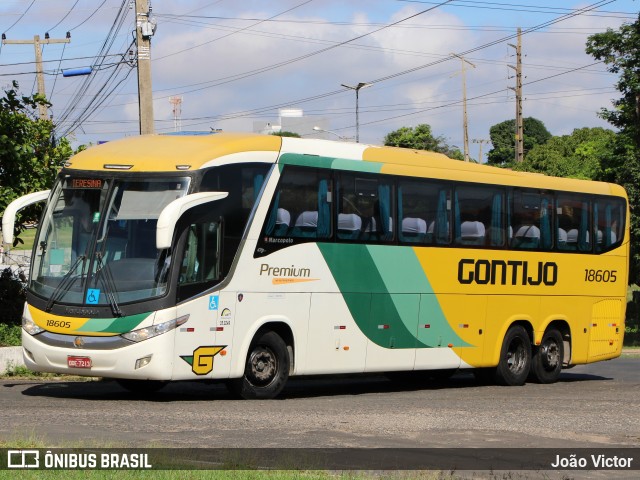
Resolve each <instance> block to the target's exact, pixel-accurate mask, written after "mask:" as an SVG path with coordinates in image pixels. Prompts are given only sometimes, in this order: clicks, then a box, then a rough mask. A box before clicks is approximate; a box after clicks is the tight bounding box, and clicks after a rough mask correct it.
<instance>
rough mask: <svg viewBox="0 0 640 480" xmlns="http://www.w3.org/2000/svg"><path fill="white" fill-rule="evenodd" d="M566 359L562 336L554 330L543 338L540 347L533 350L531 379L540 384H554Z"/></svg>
mask: <svg viewBox="0 0 640 480" xmlns="http://www.w3.org/2000/svg"><path fill="white" fill-rule="evenodd" d="M563 358H564V342H563V340H562V334H561V333H560V332H559V331H558V330H556V329H555V328H552V329H550V330H547V331H546V332H545V333H544V336H543V337H542V342H540V346H538V347H535V348H534V350H533V357H532V359H531V374H530V375H529V376H530V378H531V379H532V380H534V381H536V382H538V383H554V382H556V381H557V380H558V378H559V377H560V372H561V371H562V360H563Z"/></svg>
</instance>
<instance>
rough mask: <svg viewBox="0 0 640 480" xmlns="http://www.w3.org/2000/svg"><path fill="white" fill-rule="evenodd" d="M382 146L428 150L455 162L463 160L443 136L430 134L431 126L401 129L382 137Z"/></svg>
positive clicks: (458, 151) (460, 153) (456, 149)
mask: <svg viewBox="0 0 640 480" xmlns="http://www.w3.org/2000/svg"><path fill="white" fill-rule="evenodd" d="M384 144H385V145H386V146H388V147H402V148H411V149H413V150H429V151H431V152H438V153H444V154H445V155H446V156H448V157H449V158H453V159H455V160H464V156H463V154H462V152H460V149H459V148H457V147H453V146H449V145H448V144H447V142H446V139H445V138H444V137H443V136H439V137H435V136H434V135H433V133H432V132H431V126H430V125H427V124H426V123H423V124H420V125H418V126H417V127H402V128H399V129H398V130H394V131H393V132H390V133H388V134H387V135H386V136H385V137H384Z"/></svg>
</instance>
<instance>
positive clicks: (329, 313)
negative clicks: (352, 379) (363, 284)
mask: <svg viewBox="0 0 640 480" xmlns="http://www.w3.org/2000/svg"><path fill="white" fill-rule="evenodd" d="M348 295H350V296H351V297H358V296H359V297H362V298H360V299H358V298H351V299H350V300H351V302H350V303H351V304H357V305H363V306H365V308H366V309H367V311H368V310H369V308H370V300H371V295H368V294H364V293H352V294H348ZM306 350H307V362H306V368H305V370H304V373H305V374H314V373H318V374H325V373H353V372H358V373H359V372H363V371H364V365H365V358H366V353H367V339H366V337H365V336H364V335H363V334H362V332H361V331H360V329H359V328H358V325H357V324H356V323H355V321H354V320H353V317H352V316H351V313H350V312H349V309H348V307H347V305H346V303H345V301H344V299H343V295H342V294H340V293H313V294H312V295H311V311H310V314H309V333H308V336H307V342H306Z"/></svg>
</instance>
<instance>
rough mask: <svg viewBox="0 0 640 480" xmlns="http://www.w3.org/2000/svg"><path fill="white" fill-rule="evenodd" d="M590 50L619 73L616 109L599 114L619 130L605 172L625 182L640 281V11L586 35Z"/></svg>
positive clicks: (634, 270) (633, 273)
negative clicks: (626, 20) (632, 18)
mask: <svg viewBox="0 0 640 480" xmlns="http://www.w3.org/2000/svg"><path fill="white" fill-rule="evenodd" d="M586 51H587V53H588V54H590V55H592V56H593V57H594V58H595V59H597V60H602V61H603V62H604V63H605V64H607V66H608V67H607V69H608V70H609V72H611V73H615V74H618V75H619V78H618V82H617V83H616V88H617V89H618V91H619V92H620V93H621V94H622V97H621V98H619V99H617V100H614V101H613V102H612V103H613V107H614V108H613V109H611V110H609V109H606V108H603V109H602V110H601V111H600V116H601V117H602V118H604V119H605V120H607V121H608V122H609V123H610V124H611V125H613V126H615V127H617V128H618V129H619V130H620V131H619V133H618V135H617V139H616V140H617V141H616V145H615V152H616V156H615V157H614V158H613V159H612V162H611V163H610V164H609V165H608V166H607V169H606V172H604V175H605V179H607V180H609V181H613V182H616V183H619V184H620V185H622V186H624V187H625V188H626V190H627V194H628V195H629V207H630V210H631V255H632V263H631V268H630V275H629V279H630V282H631V283H640V247H639V242H640V14H639V16H638V19H637V20H636V21H635V22H633V23H630V24H626V25H622V26H621V27H620V28H619V29H618V30H612V29H610V28H609V29H607V30H606V31H605V32H603V33H596V34H594V35H591V36H590V37H589V38H588V39H587V48H586Z"/></svg>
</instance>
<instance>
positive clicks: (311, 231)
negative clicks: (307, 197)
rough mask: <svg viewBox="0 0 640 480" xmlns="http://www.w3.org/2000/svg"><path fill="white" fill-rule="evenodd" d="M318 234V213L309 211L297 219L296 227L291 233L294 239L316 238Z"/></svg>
mask: <svg viewBox="0 0 640 480" xmlns="http://www.w3.org/2000/svg"><path fill="white" fill-rule="evenodd" d="M317 232H318V211H317V210H315V211H312V210H307V211H304V212H302V213H301V214H300V215H298V218H296V223H295V226H294V227H293V230H292V231H291V236H292V237H308V238H314V237H316V236H317Z"/></svg>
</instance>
